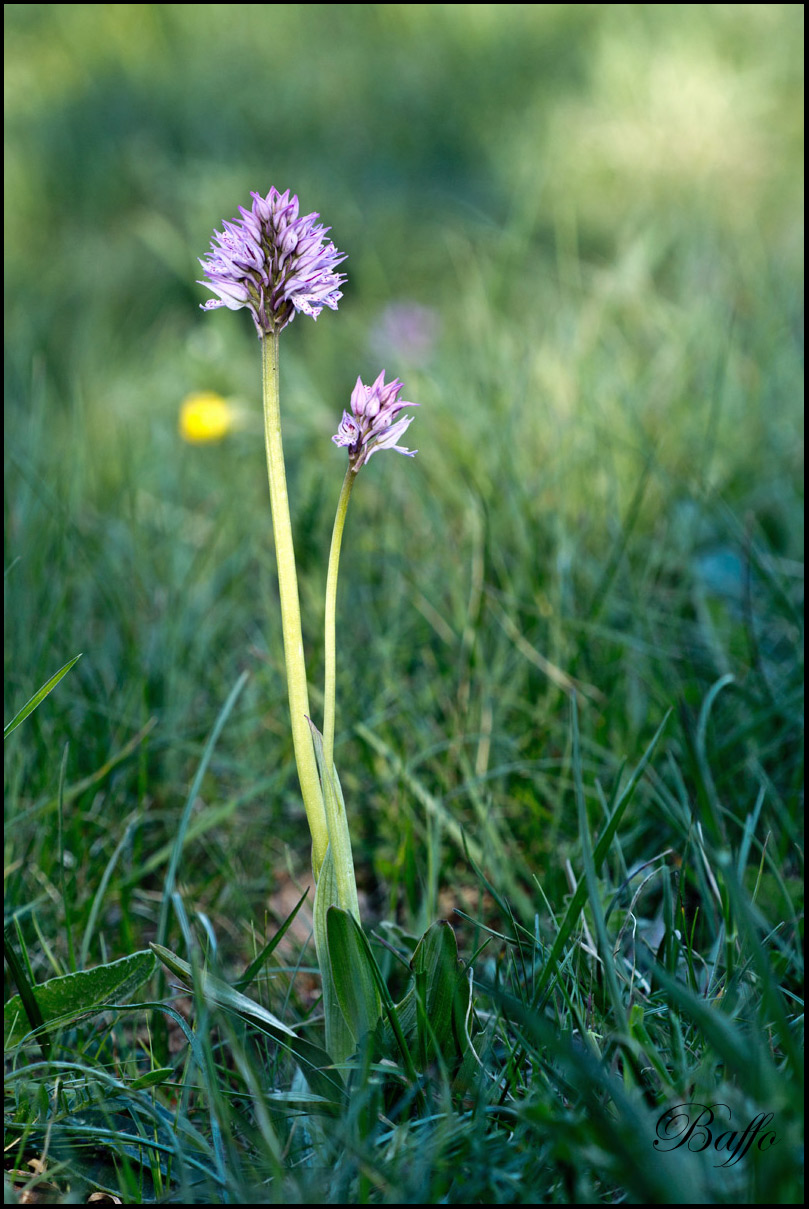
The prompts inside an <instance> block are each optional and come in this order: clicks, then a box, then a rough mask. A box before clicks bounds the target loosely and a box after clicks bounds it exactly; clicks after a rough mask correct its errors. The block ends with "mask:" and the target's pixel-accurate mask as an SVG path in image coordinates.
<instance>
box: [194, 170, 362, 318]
mask: <svg viewBox="0 0 809 1209" xmlns="http://www.w3.org/2000/svg"><path fill="white" fill-rule="evenodd" d="M251 197H252V198H253V205H252V208H251V209H250V210H245V208H244V206H239V213H240V214H241V218H236V219H234V220H233V221H232V222H225V223H223V224H222V226H223V228H224V229H223V230H222V231H215V232H214V238H213V240H212V241H211V251H210V254H209V256H208V259H207V260H200V262H199V263H200V264H201V265H202V267H203V269H204V270H205V280H204V281H200V282H199V283H198V284H199V285H204V286H207V288H208V289H209V290H212V291H213V293H214V294H216V295H217V297H216V298H209V299H208V301H207V302H206V303H203V306H202V309H203V310H205V311H213V310H216V309H217V308H219V307H222V306H226V307H227V308H228V310H231V311H238V310H240V309H241V308H242V307H247V308H248V309H249V311H250V313H251V315H252V316H253V322H254V323H255V325H256V331H257V332H258V335H259V339H261V338H263V337H264V336H265V335H266V334H267V333H268V332H280V331H281V330H282V329H283V328H285V327H286V325H287V324H288V323H291V322H292V320H293V319H294V318H295V315H296V314H297V313H298V312H300V313H301V314H304V315H310V316H311V317H312V319H317V317H318V315H319V314H320V312H321V311H322V310H323V307H324V306H328V307H331V309H332V310H333V311H336V310H337V302H338V299H340V298H341V297H342V294H341V292H340V286H341V285H342V284H343V282H344V281H345V280H346V277H345V274H343V273H336V272H335V269H336V268H337V265H338V264H341V263H342V261H344V260H345V256H344V255H343V254H342V253H341V252H338V251H337V249H336V248H335V246H334V244H333V243H332V242H331V241H330V240H328V241H327V240H326V238H325V236H326V233H327V231H329V230H330V228H329V227H323V226H320V225H319V224H318V223H317V222H316V221H315V220H316V219H317V218H319V217H320V215H319V214H306V215H304V216H303V217H299V216H298V208H299V206H298V199H297V197H290V196H289V190H288V189H287V190H286V192H284V193H279V192H278V190H277V189H270V191H269V193H268V194H267V196H266V197H262V196H261V194H260V193H252V194H251Z"/></svg>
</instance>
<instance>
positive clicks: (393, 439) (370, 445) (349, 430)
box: [332, 369, 418, 474]
mask: <svg viewBox="0 0 809 1209" xmlns="http://www.w3.org/2000/svg"><path fill="white" fill-rule="evenodd" d="M401 391H402V383H401V382H399V381H398V379H396V378H394V380H393V381H392V382H388V384H387V385H385V371H384V369H383V370H382V373H381V374H380V375H379V377H378V378H377V379H376V381H375V382H374V383H373V385H372V386H366V385H365V383H364V382H362V381H361V380H360V379H359V378H357V384H356V386H355V387H354V389H353V390H352V392H351V411H350V412H348V411H344V412H343V418H342V420H341V421H340V427H339V428H338V429H337V432H336V433H335V434H334V436H333V437H332V440H333V441H334V443H335V445H345V446H347V447H348V460H349V465H350V467H351V469H352V470H353V471H354V473H355V474H356V472H357V471H358V470H359V468H360V466H364V465H365V463H366V462H367V461H368V459H369V458H370V457H371V455H372V454H375V453H376V452H377V451H378V450H380V449H393V450H395V451H396V453H403V454H405V455H406V456H407V457H409V458H412V457H413V456H414V454H416V453H417V452H418V450H416V449H405V448H404V446H403V445H397V441H398V440H399V438H400V437H402V436H404V434H405V432H406V431H407V429H408V428H409V427H410V425H411V424H412V423H413V418H414V417H413V416H402V417H401V419H397V416H398V415H399V412H400V411H402V409H403V408H405V407H418V403H408V402H406V401H405V400H404V399H400V398H399V394H400V393H401Z"/></svg>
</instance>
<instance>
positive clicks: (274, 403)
mask: <svg viewBox="0 0 809 1209" xmlns="http://www.w3.org/2000/svg"><path fill="white" fill-rule="evenodd" d="M261 347H262V384H263V388H264V442H265V447H266V451H267V474H268V478H269V483H270V504H271V507H272V524H273V535H274V537H275V557H276V560H277V563H278V589H279V592H280V596H281V628H282V631H283V635H284V658H285V661H286V672H287V688H288V691H289V712H290V715H291V720H292V742H293V745H294V748H295V762H296V764H297V766H298V778H299V780H300V783H301V793H302V794H303V804H304V807H305V809H306V817H307V819H308V821H309V830H310V831H311V833H312V868H313V870H314V874H315V879H317V877H318V875H319V873H320V867H321V865H322V864H323V860H324V858H325V856H326V849H327V847H328V843H329V830H328V826H327V823H326V812H325V809H324V806H323V797H322V794H321V791H320V781H319V778H318V775H317V764H316V762H315V752H314V748H313V746H312V736H311V732H310V730H309V723H308V722H307V718H308V716H309V691H308V688H307V684H306V666H305V664H304V657H303V634H302V633H301V608H300V601H299V598H298V576H297V572H296V570H295V549H294V546H293V543H292V523H291V521H290V518H289V497H288V495H287V480H286V469H285V467H284V447H283V443H282V440H281V407H280V396H279V374H278V333H277V332H273V333H268V334H267V335H266V336H265V337H264V339H263V340H262V341H261ZM326 767H327V768H330V767H331V765H330V764H328V765H326Z"/></svg>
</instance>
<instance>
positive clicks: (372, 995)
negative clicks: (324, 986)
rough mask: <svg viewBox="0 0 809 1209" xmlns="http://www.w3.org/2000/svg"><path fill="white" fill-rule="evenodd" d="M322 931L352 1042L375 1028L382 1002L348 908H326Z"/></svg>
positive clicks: (365, 950) (364, 949) (336, 989)
mask: <svg viewBox="0 0 809 1209" xmlns="http://www.w3.org/2000/svg"><path fill="white" fill-rule="evenodd" d="M326 931H327V937H328V946H329V962H330V965H331V972H332V978H333V979H334V987H335V991H336V993H337V1000H338V1002H339V1004H340V1007H341V1009H342V1012H343V1016H344V1017H345V1021H346V1024H347V1025H348V1027H349V1029H350V1030H351V1034H352V1037H353V1039H354V1043H355V1045H356V1043H357V1042H358V1041H359V1040H360V1038H361V1037H364V1036H365V1035H366V1034H367V1033H370V1032H372V1031H373V1030H374V1029H375V1028H376V1024H377V1021H378V1020H379V1018H380V1016H381V1015H382V1001H381V999H380V997H379V992H378V991H377V989H376V982H375V980H374V972H373V968H372V966H371V964H370V961H369V957H368V950H367V949H366V948H365V946H364V945H363V944H361V943H360V941H359V939H358V935H357V933H358V929H357V927H356V926H355V923H354V920H353V918H352V916H351V915H350V914H349V913H348V911H343V910H341V909H340V908H339V907H329V908H328V910H327V912H326Z"/></svg>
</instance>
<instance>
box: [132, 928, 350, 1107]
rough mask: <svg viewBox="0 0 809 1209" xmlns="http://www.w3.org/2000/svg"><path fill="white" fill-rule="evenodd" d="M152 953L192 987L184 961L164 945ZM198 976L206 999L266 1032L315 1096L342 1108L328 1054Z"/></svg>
mask: <svg viewBox="0 0 809 1209" xmlns="http://www.w3.org/2000/svg"><path fill="white" fill-rule="evenodd" d="M152 950H153V952H155V953H156V954H157V956H158V957H159V958H160V960H161V961H162V962H163V965H164V966H166V968H167V969H169V970H171V972H172V974H175V975H176V976H177V977H178V978H182V979H183V981H184V982H186V983H187V984H188V985H189V986H193V984H194V973H193V971H192V969H191V966H190V965H189V964H188V962H187V961H183V959H182V958H181V957H178V956H177V955H176V953H172V952H171V950H170V949H166V948H164V947H163V945H158V944H152ZM198 977H199V984H200V989H201V991H202V994H203V995H204V996H205V998H206V999H209V1000H211V1002H213V1003H216V1004H218V1005H219V1006H220V1007H222V1008H225V1010H226V1011H231V1012H235V1013H236V1015H237V1016H240V1017H241V1018H242V1020H245V1021H247V1023H248V1024H251V1025H252V1026H253V1027H254V1028H257V1029H260V1030H261V1032H263V1033H267V1034H268V1035H269V1036H270V1037H272V1038H273V1040H274V1041H276V1042H277V1043H278V1044H279V1045H280V1046H282V1047H283V1048H284V1049H286V1050H288V1051H289V1052H290V1053H291V1054H292V1055H293V1057H294V1058H295V1060H296V1062H297V1063H298V1064H299V1066H300V1067H301V1069H302V1071H303V1073H304V1075H305V1077H306V1081H307V1083H308V1084H309V1086H310V1088H311V1090H312V1092H313V1093H314V1094H315V1095H316V1096H320V1097H322V1098H323V1100H324V1101H327V1102H328V1103H329V1104H330V1105H331V1107H332V1109H337V1108H340V1107H342V1105H343V1102H344V1099H345V1089H344V1087H343V1083H342V1080H341V1079H340V1076H339V1074H337V1073H336V1072H335V1071H334V1070H333V1065H334V1064H333V1061H332V1058H331V1055H330V1054H328V1053H327V1052H326V1050H324V1049H321V1047H320V1046H319V1045H315V1044H314V1043H313V1042H311V1041H306V1040H304V1038H303V1037H299V1036H298V1034H297V1033H295V1032H293V1031H292V1029H291V1028H289V1026H288V1025H286V1024H284V1022H283V1020H279V1019H278V1017H277V1016H274V1015H273V1013H272V1012H270V1011H268V1010H267V1008H265V1007H264V1006H263V1005H262V1004H260V1003H257V1002H256V1001H255V1000H254V999H250V998H249V997H248V996H247V995H242V993H241V992H240V991H234V989H233V987H230V986H228V984H227V983H226V982H223V981H222V979H221V978H216V977H214V975H213V974H209V973H208V972H207V971H206V970H202V971H200V973H199V976H198Z"/></svg>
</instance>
